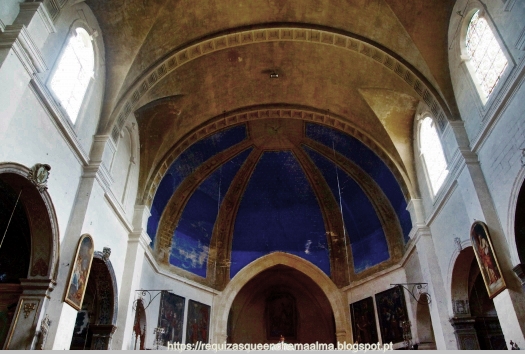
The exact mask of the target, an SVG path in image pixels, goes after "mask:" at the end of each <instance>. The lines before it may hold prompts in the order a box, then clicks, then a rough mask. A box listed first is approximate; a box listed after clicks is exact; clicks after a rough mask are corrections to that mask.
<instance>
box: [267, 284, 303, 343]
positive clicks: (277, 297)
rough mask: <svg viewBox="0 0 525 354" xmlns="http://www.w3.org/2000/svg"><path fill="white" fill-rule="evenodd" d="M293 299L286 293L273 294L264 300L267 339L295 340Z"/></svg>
mask: <svg viewBox="0 0 525 354" xmlns="http://www.w3.org/2000/svg"><path fill="white" fill-rule="evenodd" d="M296 318H297V315H296V308H295V298H294V297H293V296H292V295H290V294H288V293H274V294H271V295H270V296H268V297H267V298H266V305H265V321H266V336H267V338H268V339H270V340H271V339H280V337H281V336H284V337H285V338H286V339H296V338H297V321H296Z"/></svg>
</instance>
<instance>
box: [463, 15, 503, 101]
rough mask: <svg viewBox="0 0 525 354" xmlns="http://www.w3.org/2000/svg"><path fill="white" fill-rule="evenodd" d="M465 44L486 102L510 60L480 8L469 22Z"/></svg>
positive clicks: (480, 91)
mask: <svg viewBox="0 0 525 354" xmlns="http://www.w3.org/2000/svg"><path fill="white" fill-rule="evenodd" d="M465 46H466V52H467V55H468V58H469V60H470V70H472V71H473V72H474V73H473V75H475V78H476V80H475V81H477V84H478V85H479V90H478V92H479V93H480V96H482V100H483V101H484V102H485V101H486V100H487V99H488V97H489V96H490V94H491V93H492V91H493V90H494V87H496V84H497V83H498V81H499V79H500V77H501V75H502V74H503V72H504V71H505V68H506V67H507V64H508V62H507V57H506V56H505V53H503V51H502V49H501V47H500V45H499V43H498V40H497V39H496V37H495V36H494V33H492V30H491V29H490V26H489V24H488V22H487V20H486V19H485V18H483V17H482V16H481V14H480V11H479V10H478V11H476V12H475V13H474V15H473V16H472V18H471V20H470V22H469V24H468V27H467V36H466V38H465Z"/></svg>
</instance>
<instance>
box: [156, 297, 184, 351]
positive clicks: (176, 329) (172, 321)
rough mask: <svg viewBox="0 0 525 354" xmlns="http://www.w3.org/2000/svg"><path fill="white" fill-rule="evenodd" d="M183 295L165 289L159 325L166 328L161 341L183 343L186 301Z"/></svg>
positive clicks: (164, 343)
mask: <svg viewBox="0 0 525 354" xmlns="http://www.w3.org/2000/svg"><path fill="white" fill-rule="evenodd" d="M185 301H186V300H185V299H184V298H183V297H181V296H178V295H175V294H172V293H169V292H167V291H163V292H162V295H161V298H160V309H159V322H158V327H161V328H164V333H163V334H162V335H161V341H160V343H161V344H162V345H163V346H167V345H168V342H170V343H174V342H178V343H182V326H183V323H184V303H185Z"/></svg>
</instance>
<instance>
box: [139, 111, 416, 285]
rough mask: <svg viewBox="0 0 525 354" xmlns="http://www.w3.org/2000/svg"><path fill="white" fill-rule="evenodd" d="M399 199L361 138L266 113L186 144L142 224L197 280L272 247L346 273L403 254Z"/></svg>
mask: <svg viewBox="0 0 525 354" xmlns="http://www.w3.org/2000/svg"><path fill="white" fill-rule="evenodd" d="M401 183H402V182H401ZM406 207H407V204H406V199H405V195H404V194H403V188H402V184H400V181H399V178H396V176H395V174H394V173H393V172H392V171H391V169H390V168H389V165H388V164H387V163H386V162H385V161H383V159H381V158H380V157H379V156H378V155H377V154H376V153H374V151H372V149H370V148H369V147H368V146H367V145H365V144H364V143H363V142H361V141H360V140H358V139H356V138H355V137H352V136H350V135H348V134H346V133H344V132H342V131H339V130H337V129H335V128H333V127H330V126H326V125H321V124H317V123H312V122H306V121H302V120H292V119H288V120H285V119H265V120H255V121H251V122H247V123H242V124H238V125H235V126H232V127H227V128H225V129H223V130H220V131H217V132H215V133H213V134H211V135H209V136H207V137H204V138H202V139H201V140H199V141H197V142H195V143H194V144H192V145H190V146H189V147H187V148H186V149H185V150H184V151H183V152H182V153H181V154H180V155H179V156H178V157H177V158H176V159H175V160H174V161H173V162H172V163H171V166H170V167H169V169H168V170H167V172H166V174H165V175H164V177H163V178H162V180H161V182H160V184H159V186H158V188H157V191H156V194H155V198H154V200H153V204H152V206H151V216H150V218H149V220H148V226H147V232H148V234H149V236H150V237H151V239H152V240H153V241H152V247H153V248H154V250H156V251H157V252H164V254H165V259H166V260H167V262H168V263H169V264H170V265H171V266H172V267H173V269H177V270H180V271H181V272H182V273H183V274H190V275H192V276H194V277H197V278H198V277H201V278H204V279H207V278H216V277H218V274H219V273H220V274H223V276H224V277H226V278H227V279H230V278H233V277H234V276H235V275H236V274H237V273H238V272H239V271H241V270H242V269H243V268H244V267H245V266H246V265H247V264H249V263H250V262H252V261H254V260H256V259H258V258H260V257H262V256H264V255H267V254H269V253H271V252H276V251H281V252H287V253H290V254H294V255H296V256H299V257H302V258H303V259H305V260H307V261H309V262H311V263H312V264H314V265H315V266H317V267H318V268H319V269H321V270H322V271H323V272H324V273H325V274H326V275H328V276H330V277H332V278H333V279H334V277H335V274H334V272H338V273H341V272H343V273H344V274H343V273H341V274H343V275H341V274H340V275H341V276H342V277H343V278H351V277H355V276H359V275H360V274H364V273H366V272H367V271H370V270H371V269H372V270H373V269H378V267H380V266H381V265H382V264H386V263H388V262H389V261H392V259H393V258H395V257H399V256H400V255H402V252H403V246H404V243H405V242H407V240H408V234H409V232H410V229H411V227H412V225H411V220H410V215H409V213H408V211H407V210H406ZM161 234H162V235H164V236H163V237H164V238H166V237H171V242H167V243H166V242H164V244H162V245H161V243H159V242H160V241H159V238H160V236H159V235H161ZM170 235H171V236H170ZM168 246H169V247H168ZM341 276H340V277H339V278H341ZM348 281H350V279H346V281H345V280H342V281H341V280H340V281H339V283H341V282H342V283H345V282H348Z"/></svg>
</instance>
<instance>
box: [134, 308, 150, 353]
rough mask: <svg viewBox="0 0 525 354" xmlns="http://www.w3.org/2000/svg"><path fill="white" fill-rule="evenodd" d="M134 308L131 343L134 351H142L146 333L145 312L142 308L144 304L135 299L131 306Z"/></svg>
mask: <svg viewBox="0 0 525 354" xmlns="http://www.w3.org/2000/svg"><path fill="white" fill-rule="evenodd" d="M133 307H134V308H135V319H134V321H133V335H132V336H131V338H132V343H131V345H132V346H133V349H134V350H137V345H138V349H140V350H144V343H145V342H146V333H147V317H146V310H145V308H144V302H143V301H142V299H137V300H136V301H135V303H134V304H133Z"/></svg>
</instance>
